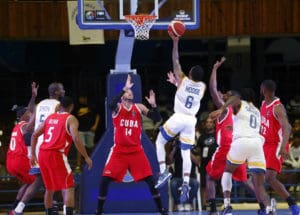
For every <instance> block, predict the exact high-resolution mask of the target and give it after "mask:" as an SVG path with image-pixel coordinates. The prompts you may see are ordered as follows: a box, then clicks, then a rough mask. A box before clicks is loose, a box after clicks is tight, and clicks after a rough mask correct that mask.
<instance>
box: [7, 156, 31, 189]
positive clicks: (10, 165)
mask: <svg viewBox="0 0 300 215" xmlns="http://www.w3.org/2000/svg"><path fill="white" fill-rule="evenodd" d="M6 169H7V171H8V172H9V174H10V175H13V176H15V177H17V179H18V180H20V181H21V182H23V183H24V184H31V183H32V182H33V181H34V179H35V176H34V175H29V170H30V163H29V159H28V158H27V157H25V156H22V157H21V156H16V157H14V158H7V160H6Z"/></svg>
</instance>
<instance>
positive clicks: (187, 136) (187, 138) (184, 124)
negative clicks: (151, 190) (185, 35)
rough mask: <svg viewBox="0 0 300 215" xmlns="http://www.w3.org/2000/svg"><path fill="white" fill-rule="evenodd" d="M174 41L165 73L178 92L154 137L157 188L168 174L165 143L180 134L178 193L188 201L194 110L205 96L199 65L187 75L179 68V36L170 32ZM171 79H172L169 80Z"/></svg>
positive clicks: (193, 137)
mask: <svg viewBox="0 0 300 215" xmlns="http://www.w3.org/2000/svg"><path fill="white" fill-rule="evenodd" d="M169 35H170V37H171V38H172V40H173V50H172V60H173V72H174V73H172V72H170V73H169V74H168V76H169V80H168V81H170V82H171V83H174V84H175V85H176V86H177V92H176V95H175V102H174V112H175V113H174V114H173V115H172V116H171V117H170V118H169V119H168V120H167V121H166V123H165V124H164V125H163V126H162V127H161V128H160V132H159V134H158V136H157V139H156V150H157V158H158V162H159V165H160V175H159V179H158V182H157V184H156V188H159V187H160V186H162V185H163V184H164V183H165V182H166V181H167V180H168V179H169V178H170V177H171V174H170V173H169V172H168V170H167V169H166V163H165V157H166V152H165V144H166V143H167V142H168V141H169V140H171V139H172V138H173V137H174V136H176V135H177V134H178V133H179V141H180V148H181V155H182V158H183V162H182V170H183V171H182V173H183V184H182V187H181V188H182V193H181V198H180V200H181V203H185V202H186V201H187V200H188V192H189V186H188V184H189V180H190V171H191V166H192V163H191V159H190V150H191V148H193V145H194V141H195V126H196V122H197V118H196V116H195V115H196V113H197V112H198V110H199V108H200V101H201V99H202V97H203V95H204V92H205V89H206V85H205V83H203V82H202V78H203V75H204V72H203V69H202V67H201V66H198V65H197V66H194V67H192V68H191V69H190V71H189V74H188V77H187V76H185V75H184V73H183V72H182V70H181V65H180V63H179V55H178V43H179V37H176V36H174V35H173V34H172V33H171V32H169ZM170 79H172V80H174V82H172V80H170Z"/></svg>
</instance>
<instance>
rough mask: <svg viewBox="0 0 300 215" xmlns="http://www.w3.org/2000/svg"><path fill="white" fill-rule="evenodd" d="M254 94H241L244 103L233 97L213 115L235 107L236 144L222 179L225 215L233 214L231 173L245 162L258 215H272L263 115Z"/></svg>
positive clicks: (247, 91) (245, 90)
mask: <svg viewBox="0 0 300 215" xmlns="http://www.w3.org/2000/svg"><path fill="white" fill-rule="evenodd" d="M254 96H255V94H254V92H253V90H252V89H249V88H246V89H243V90H242V91H241V98H242V99H244V100H241V99H240V98H239V97H238V96H232V97H230V98H229V99H228V101H227V102H226V103H225V104H224V105H223V106H222V107H221V108H220V109H218V110H216V111H214V112H212V113H211V114H210V116H211V117H212V118H216V117H218V116H219V115H220V114H221V113H222V112H223V111H224V110H225V109H226V108H227V107H228V106H229V105H232V108H233V112H234V116H233V134H232V135H233V141H232V144H231V148H230V150H229V152H228V154H227V164H226V167H225V171H224V173H223V176H222V180H221V183H222V188H223V195H224V210H223V212H222V213H221V214H222V215H225V214H226V215H232V207H231V206H230V193H231V189H232V173H233V172H234V170H235V169H236V168H237V167H238V166H239V165H241V164H243V163H244V162H245V161H247V165H248V168H249V171H250V172H252V175H253V177H252V180H253V185H254V191H255V195H256V198H257V200H258V203H259V205H260V210H259V211H258V214H259V215H266V214H272V211H271V206H270V199H269V198H268V196H267V193H266V190H265V187H264V182H265V171H266V161H265V157H264V152H263V141H264V138H263V137H262V136H261V135H260V133H259V130H260V121H261V119H260V112H259V110H258V109H257V108H256V107H255V106H254V104H253V101H254V98H255V97H254Z"/></svg>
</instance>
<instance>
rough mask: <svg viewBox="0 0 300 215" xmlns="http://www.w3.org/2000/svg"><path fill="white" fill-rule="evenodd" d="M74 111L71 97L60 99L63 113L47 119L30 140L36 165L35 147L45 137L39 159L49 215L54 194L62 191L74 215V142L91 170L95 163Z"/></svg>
mask: <svg viewBox="0 0 300 215" xmlns="http://www.w3.org/2000/svg"><path fill="white" fill-rule="evenodd" d="M73 108H74V104H73V101H72V99H71V98H70V97H63V98H61V100H60V111H58V112H57V113H53V114H51V115H49V116H48V117H47V118H46V120H45V121H44V122H43V123H42V124H41V125H40V126H39V127H38V128H37V129H36V130H35V131H34V132H33V134H32V138H31V146H32V157H31V164H32V165H34V164H36V163H37V159H36V151H35V149H36V145H37V142H38V137H39V136H40V135H44V142H43V143H42V145H41V147H40V151H39V156H38V163H39V165H40V169H41V173H42V177H43V181H44V184H45V187H46V192H45V196H44V204H45V208H46V214H47V215H52V214H54V213H53V212H54V211H53V201H52V199H53V194H54V192H55V191H58V190H61V191H63V194H64V195H63V199H64V205H66V215H72V214H73V209H74V178H73V174H72V170H71V168H70V165H69V163H68V160H67V155H68V153H69V150H70V148H71V144H72V141H73V142H74V144H75V147H76V149H77V150H78V151H79V152H80V154H81V155H82V156H83V157H84V158H85V161H86V163H87V165H88V168H89V169H91V167H92V160H91V159H90V157H89V156H88V154H87V152H86V149H85V147H84V145H83V143H82V141H81V140H80V138H79V133H78V120H77V119H76V118H75V117H74V116H73V115H71V114H70V113H71V112H72V110H73Z"/></svg>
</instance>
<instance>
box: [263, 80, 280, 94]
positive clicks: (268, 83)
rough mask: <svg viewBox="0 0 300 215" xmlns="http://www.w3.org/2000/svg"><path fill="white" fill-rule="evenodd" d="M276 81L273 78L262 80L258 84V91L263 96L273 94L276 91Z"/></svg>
mask: <svg viewBox="0 0 300 215" xmlns="http://www.w3.org/2000/svg"><path fill="white" fill-rule="evenodd" d="M276 88H277V86H276V83H275V82H274V81H273V80H270V79H267V80H264V81H263V82H262V83H261V85H260V93H261V94H262V95H263V96H268V95H274V94H275V91H276Z"/></svg>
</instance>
